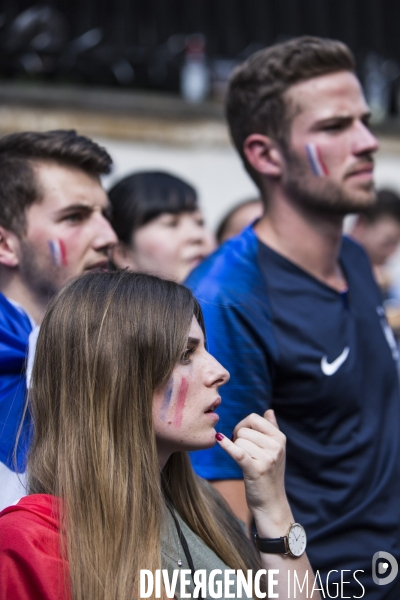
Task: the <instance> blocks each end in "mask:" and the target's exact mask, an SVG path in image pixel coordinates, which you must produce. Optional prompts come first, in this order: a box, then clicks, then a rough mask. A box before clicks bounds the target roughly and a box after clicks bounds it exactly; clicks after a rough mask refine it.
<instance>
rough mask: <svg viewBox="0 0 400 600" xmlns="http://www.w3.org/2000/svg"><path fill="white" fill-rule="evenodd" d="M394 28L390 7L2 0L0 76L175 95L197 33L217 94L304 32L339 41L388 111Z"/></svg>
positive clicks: (398, 6)
mask: <svg viewBox="0 0 400 600" xmlns="http://www.w3.org/2000/svg"><path fill="white" fill-rule="evenodd" d="M399 23H400V2H399V0H53V1H48V2H43V3H40V4H35V3H34V2H32V1H29V0H3V2H2V9H1V13H0V77H3V78H21V77H29V78H39V79H45V80H49V79H50V80H58V81H67V82H68V81H71V82H83V83H89V84H90V83H95V84H102V85H117V86H128V87H136V88H142V89H161V90H165V91H173V92H178V91H179V89H180V86H181V71H182V66H183V64H184V63H185V61H187V58H188V51H189V52H190V51H191V50H192V51H193V45H192V48H191V50H190V47H189V46H190V39H191V38H190V34H202V36H204V38H200V42H201V43H200V46H201V44H202V43H204V47H205V60H206V64H207V69H208V73H209V79H210V84H211V94H212V95H214V96H217V97H218V96H221V95H223V89H224V83H225V81H226V78H227V76H228V74H229V72H230V70H231V68H232V66H233V65H234V63H235V62H236V61H239V60H241V59H243V58H245V57H247V56H248V55H249V54H250V53H252V52H253V51H255V50H256V49H258V48H261V47H263V46H265V45H269V44H272V43H274V42H276V41H279V40H283V39H286V38H288V37H292V36H297V35H304V34H311V35H319V36H329V37H333V38H338V39H341V40H343V41H344V42H346V43H347V44H348V45H349V46H350V47H351V48H352V50H353V51H354V53H355V54H356V57H357V59H358V64H359V74H360V76H361V78H362V79H363V80H365V79H368V77H370V76H371V73H372V80H373V81H372V84H371V85H372V87H374V86H375V88H374V90H372V92H371V93H372V94H375V95H376V94H377V93H378V92H377V91H376V89H377V85H378V87H379V85H380V86H381V87H382V86H383V87H385V86H386V87H388V89H389V92H386V96H387V98H389V99H387V98H386V100H384V101H383V102H386V103H387V104H388V111H389V113H391V114H393V113H394V114H395V113H396V111H397V110H398V109H397V104H398V101H397V94H398V92H397V89H398V87H399V86H398V79H399V74H400V71H399V69H398V67H397V64H400V35H399V32H398V27H399ZM188 36H189V37H188ZM188 40H189V42H188ZM201 40H202V41H201ZM192 41H193V39H192ZM195 41H196V40H195ZM197 42H199V36H198V37H197ZM188 47H189V50H188ZM203 50H204V48H200V53H201V52H202V51H203ZM194 51H195V52H199V47H198V46H197V49H196V48H195V49H194ZM377 72H379V73H380V77H381V80H380V82H379V81H378V83H377V81H376V80H377V79H378V80H379V75H378V76H377ZM374 78H375V79H374ZM367 94H368V91H367ZM378 95H379V94H378ZM380 101H381V103H382V100H380ZM378 102H379V99H378Z"/></svg>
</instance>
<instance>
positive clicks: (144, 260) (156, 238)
mask: <svg viewBox="0 0 400 600" xmlns="http://www.w3.org/2000/svg"><path fill="white" fill-rule="evenodd" d="M214 248H215V241H214V239H213V236H212V234H211V233H210V232H208V231H207V229H206V228H205V226H204V220H203V217H202V214H201V212H200V211H199V210H196V211H193V212H182V213H178V214H176V215H175V214H171V213H162V214H160V215H159V216H158V217H156V218H155V219H152V220H151V221H149V223H146V225H143V226H142V227H139V229H137V230H136V231H135V233H134V235H133V237H132V242H131V245H130V246H129V248H126V249H124V250H121V248H120V247H118V248H117V249H116V251H115V256H114V261H115V263H116V264H117V266H118V267H120V268H125V267H128V268H130V269H132V270H134V271H142V272H145V273H151V274H152V275H158V276H161V277H164V278H166V279H173V280H174V281H179V282H180V281H183V280H184V279H185V278H186V277H187V275H189V273H190V271H191V270H192V269H194V267H195V266H197V265H198V264H199V263H200V262H201V261H202V260H203V259H204V258H205V257H206V256H207V255H208V254H210V252H212V251H213V250H214Z"/></svg>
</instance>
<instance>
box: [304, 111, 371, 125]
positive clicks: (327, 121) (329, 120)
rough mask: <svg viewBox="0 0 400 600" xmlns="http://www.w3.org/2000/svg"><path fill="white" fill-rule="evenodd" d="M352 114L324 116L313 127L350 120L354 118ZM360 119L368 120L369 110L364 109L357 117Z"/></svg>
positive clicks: (369, 116)
mask: <svg viewBox="0 0 400 600" xmlns="http://www.w3.org/2000/svg"><path fill="white" fill-rule="evenodd" d="M354 118H355V117H354V115H349V114H343V115H340V114H339V115H332V116H331V117H326V118H325V119H320V120H319V121H316V122H315V123H314V127H315V128H318V127H323V126H324V125H330V124H331V123H346V122H351V121H352V120H353V119H354ZM359 118H360V119H361V120H362V121H368V120H369V119H370V118H371V112H370V111H366V112H365V113H363V114H362V115H360V117H359Z"/></svg>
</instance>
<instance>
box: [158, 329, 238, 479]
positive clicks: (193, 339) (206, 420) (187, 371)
mask: <svg viewBox="0 0 400 600" xmlns="http://www.w3.org/2000/svg"><path fill="white" fill-rule="evenodd" d="M228 379H229V373H228V371H227V370H226V369H224V367H223V366H222V365H221V364H220V363H219V362H218V361H217V360H216V359H215V358H214V357H213V356H211V354H209V353H208V352H207V350H206V349H205V347H204V335H203V331H202V330H201V327H200V326H199V324H198V322H197V320H196V319H195V318H194V317H193V320H192V324H191V327H190V331H189V337H188V343H187V348H186V351H185V352H184V354H183V355H182V358H181V360H180V361H179V363H178V364H177V365H176V366H175V368H174V370H173V372H172V375H171V377H170V379H169V381H168V382H167V384H166V385H165V386H164V387H163V388H162V389H160V390H157V391H156V393H155V394H154V400H153V419H154V430H155V433H156V440H157V449H158V455H159V460H160V466H161V468H162V467H163V466H164V464H165V463H166V461H167V460H168V458H169V456H170V455H171V454H172V453H173V452H177V451H180V450H199V449H201V448H210V447H211V446H213V445H214V444H215V433H216V430H215V427H216V424H217V423H218V419H219V417H218V415H217V414H216V412H215V409H216V408H217V407H218V406H219V404H220V403H221V398H220V396H219V391H218V388H219V387H220V386H221V385H224V384H225V383H226V382H227V381H228Z"/></svg>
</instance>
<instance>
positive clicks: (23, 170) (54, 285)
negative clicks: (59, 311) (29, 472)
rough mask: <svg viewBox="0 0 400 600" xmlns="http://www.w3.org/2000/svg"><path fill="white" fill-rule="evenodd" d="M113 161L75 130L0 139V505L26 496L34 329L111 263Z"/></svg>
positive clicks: (28, 133)
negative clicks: (80, 283)
mask: <svg viewBox="0 0 400 600" xmlns="http://www.w3.org/2000/svg"><path fill="white" fill-rule="evenodd" d="M111 162H112V161H111V158H110V156H109V155H108V154H107V152H106V151H105V150H104V149H103V148H101V147H100V146H98V145H97V144H95V143H94V142H92V141H91V140H90V139H88V138H86V137H82V136H79V135H78V134H77V133H76V132H74V131H49V132H44V133H37V132H24V133H16V134H11V135H7V136H5V137H3V138H1V139H0V508H2V507H4V506H7V505H8V504H11V503H12V502H14V501H16V500H17V499H18V498H20V497H21V496H22V495H24V494H25V488H24V485H23V483H24V471H25V462H26V453H27V449H28V446H29V441H30V427H31V420H30V417H29V415H27V417H26V418H25V420H24V423H23V426H22V435H21V437H20V443H19V446H18V448H17V450H16V455H15V457H14V446H15V441H16V434H17V431H18V428H19V426H20V424H21V418H22V413H23V407H24V404H25V397H26V358H27V347H28V339H29V336H30V334H31V332H32V329H33V328H34V327H35V326H37V325H39V324H40V322H41V320H42V317H43V313H44V310H45V308H46V306H47V304H48V302H49V300H50V299H51V298H52V297H53V295H54V294H55V293H56V292H58V290H59V289H60V288H61V287H62V286H63V285H64V284H65V283H66V282H67V281H68V280H69V279H71V278H72V277H75V276H76V275H79V274H81V273H83V272H85V271H89V270H92V269H96V268H98V267H102V268H104V267H107V266H108V262H109V260H108V256H109V251H110V248H111V247H112V246H113V245H114V244H115V243H116V241H117V238H116V235H115V233H114V231H113V230H112V228H111V225H110V223H109V221H108V219H107V213H108V207H109V202H108V199H107V196H106V193H105V191H104V190H103V188H102V186H101V183H100V175H102V174H106V173H108V172H109V170H110V166H111ZM35 331H36V330H35Z"/></svg>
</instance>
